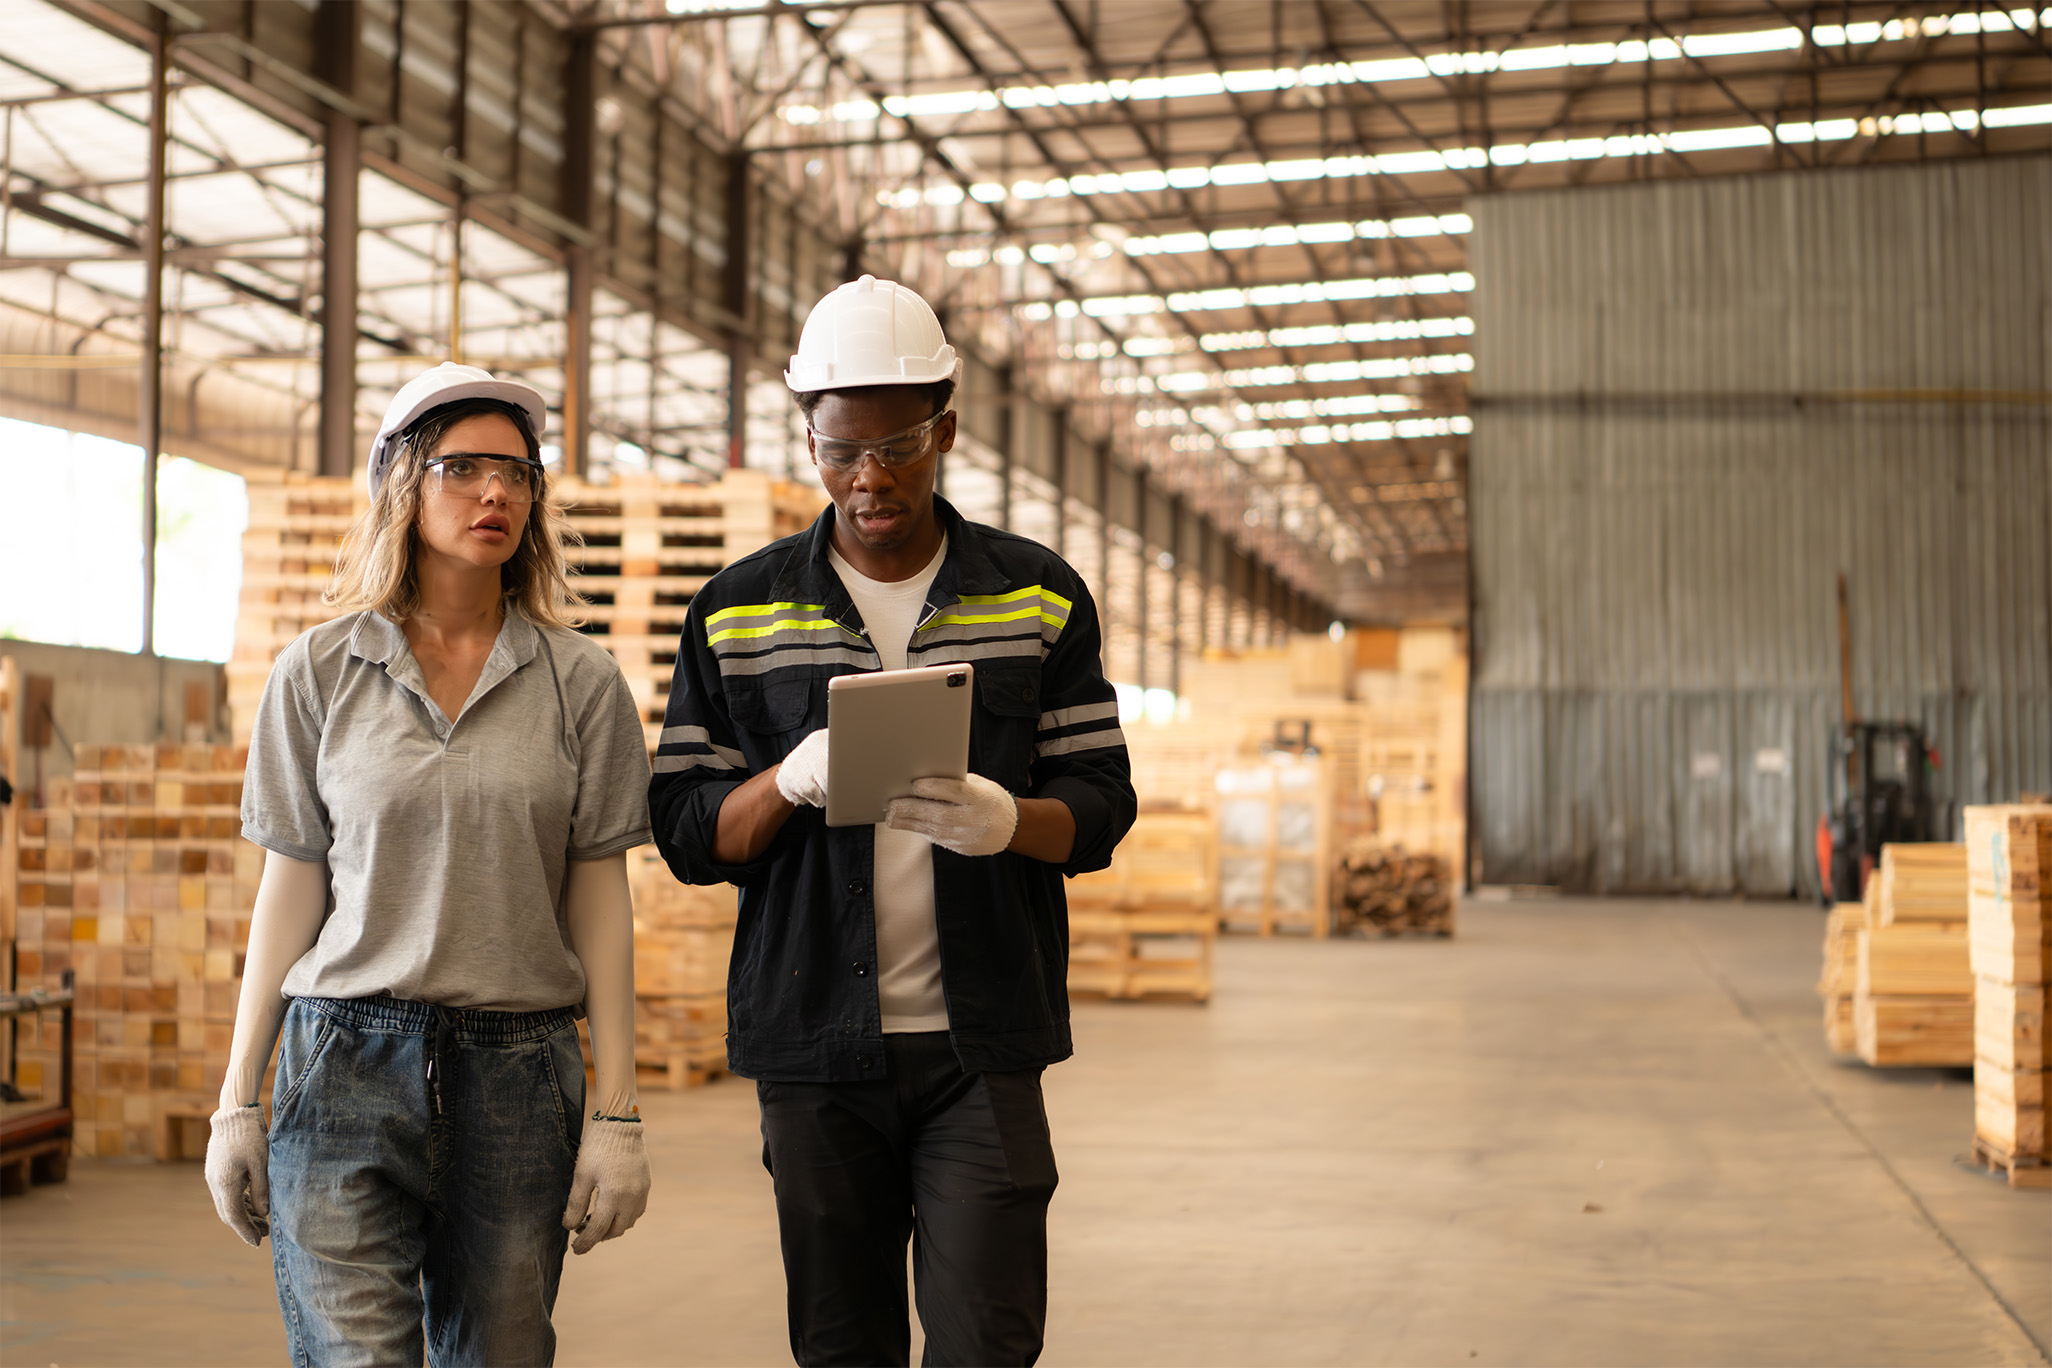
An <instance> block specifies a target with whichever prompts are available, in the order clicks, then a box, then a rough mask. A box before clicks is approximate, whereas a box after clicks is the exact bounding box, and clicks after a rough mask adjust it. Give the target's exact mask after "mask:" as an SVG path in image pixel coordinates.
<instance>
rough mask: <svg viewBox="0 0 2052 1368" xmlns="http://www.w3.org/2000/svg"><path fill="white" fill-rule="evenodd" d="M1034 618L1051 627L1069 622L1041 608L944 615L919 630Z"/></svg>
mask: <svg viewBox="0 0 2052 1368" xmlns="http://www.w3.org/2000/svg"><path fill="white" fill-rule="evenodd" d="M1032 617H1037V618H1039V619H1040V620H1041V621H1042V622H1044V623H1046V624H1047V625H1048V626H1050V627H1060V626H1062V625H1063V624H1065V623H1066V622H1067V621H1068V619H1067V618H1058V617H1055V616H1054V615H1053V614H1051V613H1048V612H1045V611H1043V610H1041V609H1039V608H1022V609H1020V610H1019V611H1018V612H1016V613H989V614H981V613H980V614H977V615H976V616H974V617H970V616H968V615H966V614H961V613H942V614H941V615H940V616H939V617H936V618H934V619H933V620H932V621H931V622H925V623H921V624H920V627H919V630H920V631H922V632H924V631H927V630H929V629H931V628H934V627H980V626H983V625H984V624H985V623H991V622H1018V621H1021V620H1022V619H1025V618H1032Z"/></svg>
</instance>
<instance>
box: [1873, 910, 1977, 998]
mask: <svg viewBox="0 0 2052 1368" xmlns="http://www.w3.org/2000/svg"><path fill="white" fill-rule="evenodd" d="M1856 991H1858V992H1860V993H1864V994H1868V995H1871V996H1875V997H1901V996H1925V997H1929V996H1946V995H1956V996H1958V997H1959V998H1960V999H1962V1000H1968V999H1971V997H1972V996H1973V991H1974V980H1973V969H1972V967H1971V965H1970V964H1969V962H1968V957H1967V936H1966V927H1965V926H1964V925H1963V924H1961V923H1958V922H1897V923H1896V924H1895V925H1893V926H1870V927H1868V928H1867V932H1866V934H1865V935H1864V936H1862V937H1861V938H1860V949H1859V978H1858V982H1857V985H1856Z"/></svg>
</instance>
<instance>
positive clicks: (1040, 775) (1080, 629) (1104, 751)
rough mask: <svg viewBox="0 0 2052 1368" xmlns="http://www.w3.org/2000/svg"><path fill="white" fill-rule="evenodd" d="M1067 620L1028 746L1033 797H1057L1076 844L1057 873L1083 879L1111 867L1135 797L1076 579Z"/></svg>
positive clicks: (1085, 592)
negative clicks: (1073, 824)
mask: <svg viewBox="0 0 2052 1368" xmlns="http://www.w3.org/2000/svg"><path fill="white" fill-rule="evenodd" d="M1069 580H1070V587H1069V588H1068V592H1069V593H1070V594H1071V596H1072V598H1071V601H1070V605H1069V620H1068V621H1067V622H1066V623H1065V624H1063V626H1062V630H1061V635H1060V636H1058V637H1056V638H1055V643H1054V647H1053V648H1052V649H1051V650H1050V651H1049V652H1048V654H1047V658H1046V659H1045V660H1043V661H1042V662H1041V666H1040V696H1041V702H1042V705H1043V706H1044V707H1045V708H1046V711H1045V712H1043V713H1041V715H1040V726H1039V729H1038V731H1037V732H1036V734H1035V737H1034V744H1033V769H1032V780H1033V793H1032V796H1033V797H1035V798H1059V799H1060V800H1061V801H1062V802H1064V803H1066V804H1068V806H1069V811H1070V812H1071V813H1073V814H1075V818H1076V844H1075V845H1074V847H1073V848H1072V849H1071V850H1070V852H1069V862H1068V863H1067V864H1065V865H1063V866H1061V870H1062V873H1063V874H1087V873H1089V872H1090V871H1092V870H1095V869H1103V868H1105V867H1106V866H1107V865H1109V864H1110V863H1111V857H1112V851H1113V850H1114V849H1115V848H1116V847H1117V846H1118V843H1119V842H1120V841H1121V840H1123V839H1124V838H1125V835H1126V832H1127V831H1128V830H1129V829H1130V828H1131V827H1132V825H1133V818H1134V815H1135V813H1136V812H1137V811H1138V810H1139V800H1138V799H1137V798H1135V797H1134V794H1133V766H1132V762H1131V760H1130V759H1128V757H1127V755H1126V734H1125V733H1124V732H1123V731H1121V730H1120V729H1119V700H1118V694H1117V692H1116V691H1114V690H1113V688H1112V686H1111V681H1110V680H1108V679H1106V678H1105V677H1104V658H1103V641H1102V636H1101V633H1100V631H1099V628H1098V625H1097V605H1096V603H1095V602H1093V601H1092V599H1091V597H1090V590H1089V589H1088V588H1086V587H1085V586H1084V584H1083V580H1082V577H1081V576H1079V575H1072V576H1070V577H1069Z"/></svg>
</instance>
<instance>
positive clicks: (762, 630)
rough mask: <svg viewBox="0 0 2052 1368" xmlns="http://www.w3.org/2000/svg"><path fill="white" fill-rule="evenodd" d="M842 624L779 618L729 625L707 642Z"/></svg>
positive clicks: (821, 629) (826, 629)
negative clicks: (764, 624) (763, 622)
mask: <svg viewBox="0 0 2052 1368" xmlns="http://www.w3.org/2000/svg"><path fill="white" fill-rule="evenodd" d="M840 625H841V624H840V623H838V622H831V621H827V620H823V619H820V620H810V619H806V618H779V619H778V620H777V621H775V622H772V623H771V624H770V625H769V626H767V627H729V628H728V629H727V630H726V631H724V632H710V633H708V634H707V635H706V638H705V644H706V645H708V646H717V645H718V644H719V643H720V642H722V641H737V640H746V639H748V638H751V637H766V636H775V635H776V634H777V633H778V632H830V631H833V630H835V629H836V628H838V627H839V626H840Z"/></svg>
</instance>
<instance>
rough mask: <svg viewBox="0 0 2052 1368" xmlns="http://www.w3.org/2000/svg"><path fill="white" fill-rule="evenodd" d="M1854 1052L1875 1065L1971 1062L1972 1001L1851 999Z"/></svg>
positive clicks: (1951, 999)
mask: <svg viewBox="0 0 2052 1368" xmlns="http://www.w3.org/2000/svg"><path fill="white" fill-rule="evenodd" d="M1853 1031H1854V1034H1855V1037H1856V1040H1857V1044H1858V1050H1859V1056H1860V1058H1861V1059H1863V1060H1865V1061H1866V1062H1867V1063H1869V1064H1872V1065H1875V1066H1876V1067H1882V1068H1886V1067H1891V1066H1904V1065H1923V1066H1930V1065H1957V1066H1962V1067H1963V1066H1965V1065H1969V1064H1972V1063H1973V1062H1974V1004H1973V1000H1972V999H1971V998H1968V997H1870V996H1868V995H1866V994H1856V995H1855V996H1854V998H1853Z"/></svg>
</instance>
